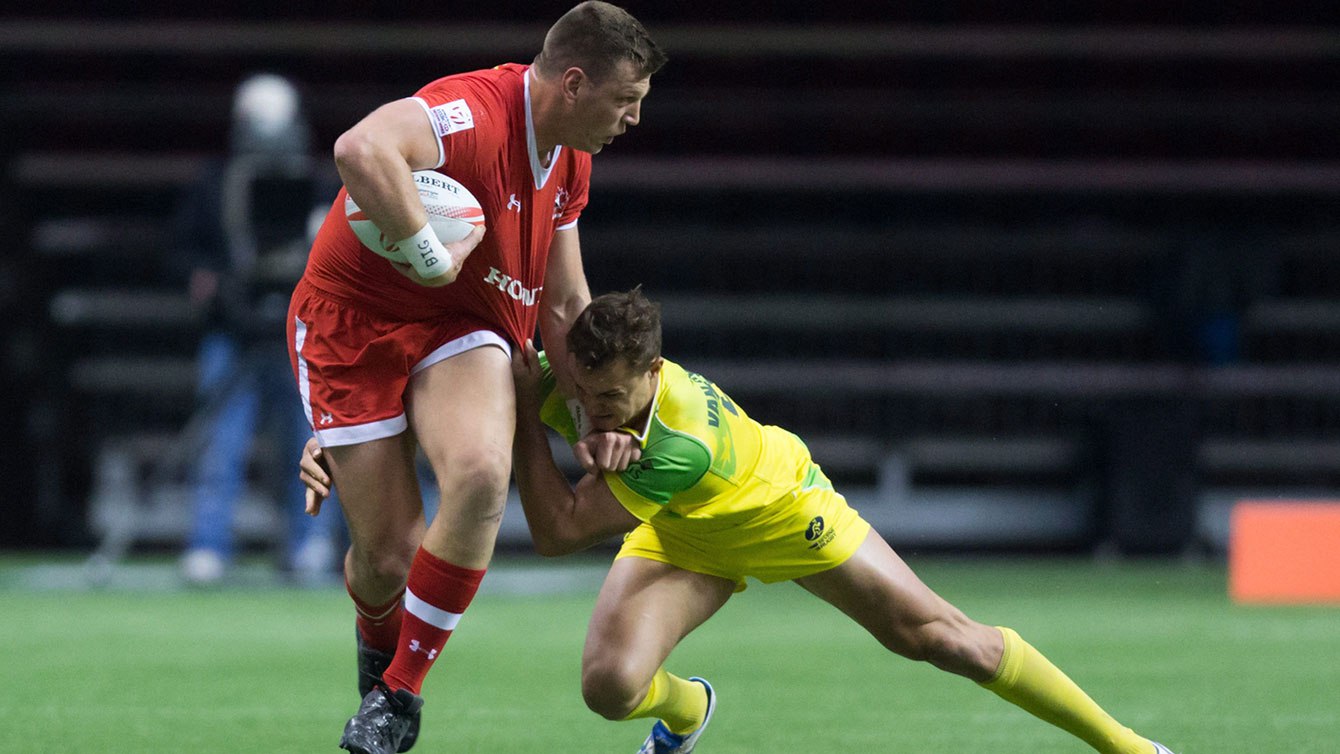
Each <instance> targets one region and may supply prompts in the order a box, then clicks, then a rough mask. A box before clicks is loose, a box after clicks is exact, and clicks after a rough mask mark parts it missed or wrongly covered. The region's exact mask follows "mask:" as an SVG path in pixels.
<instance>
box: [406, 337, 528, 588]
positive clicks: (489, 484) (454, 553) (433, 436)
mask: <svg viewBox="0 0 1340 754" xmlns="http://www.w3.org/2000/svg"><path fill="white" fill-rule="evenodd" d="M406 413H407V414H408V416H409V424H410V428H411V429H412V430H413V431H414V435H415V437H416V438H417V439H418V441H419V445H420V447H421V448H422V449H423V453H424V456H425V457H426V458H427V459H428V463H429V464H430V465H431V466H432V468H433V473H434V474H435V475H436V477H437V483H438V488H439V489H440V491H441V503H440V505H439V508H438V512H437V516H436V517H435V518H434V519H433V523H432V525H431V526H430V527H429V530H428V533H427V535H426V536H425V538H424V547H425V548H427V549H428V551H429V552H432V553H433V554H434V555H436V556H437V557H439V558H442V559H443V560H446V561H448V562H450V563H454V564H456V565H459V566H462V567H465V568H484V567H486V566H487V565H488V562H489V558H490V556H491V555H492V553H493V543H494V539H495V537H496V535H497V531H498V524H499V522H501V520H502V511H503V506H504V504H505V503H506V500H507V484H508V477H509V476H510V474H511V470H512V465H511V463H512V437H513V435H514V433H515V426H516V406H515V394H514V392H513V388H512V371H511V361H510V359H509V358H508V356H507V353H506V352H505V351H503V350H502V349H501V348H497V347H495V346H482V347H479V348H474V349H471V350H469V351H465V352H463V353H460V354H457V355H455V356H452V357H451V358H448V359H444V360H442V361H440V362H438V363H436V364H433V365H432V366H430V367H428V368H426V369H424V370H422V371H420V372H419V373H417V374H415V375H414V376H413V377H412V378H411V379H410V383H409V389H408V390H407V396H406Z"/></svg>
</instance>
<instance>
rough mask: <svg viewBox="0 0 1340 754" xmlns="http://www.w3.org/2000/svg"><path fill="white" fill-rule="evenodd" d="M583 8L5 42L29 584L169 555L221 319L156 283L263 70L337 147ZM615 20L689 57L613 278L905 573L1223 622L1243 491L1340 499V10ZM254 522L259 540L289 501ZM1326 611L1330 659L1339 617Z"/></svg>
mask: <svg viewBox="0 0 1340 754" xmlns="http://www.w3.org/2000/svg"><path fill="white" fill-rule="evenodd" d="M570 4H571V3H568V2H560V3H552V2H528V3H520V2H512V1H511V0H496V1H495V2H490V3H484V4H477V5H471V6H470V7H469V9H468V13H464V14H462V13H459V6H458V5H457V4H443V5H430V4H418V3H408V4H399V5H396V6H394V7H386V6H384V5H380V4H378V5H377V6H375V7H374V6H373V5H370V4H355V3H341V2H336V3H325V4H322V5H321V6H320V7H319V11H318V10H317V6H315V5H314V4H311V7H312V10H311V11H310V12H309V10H307V7H308V5H309V4H303V3H299V4H294V5H285V6H283V7H279V6H277V5H275V4H265V3H249V2H248V3H216V2H209V1H206V2H198V3H192V4H189V5H188V6H181V7H179V6H175V5H174V6H171V7H170V9H169V6H167V5H163V6H161V7H155V6H154V5H153V4H143V3H128V2H116V1H112V2H104V3H99V4H96V6H87V7H86V4H84V3H75V2H64V1H62V0H55V1H54V2H47V3H44V4H42V6H41V8H37V7H36V6H26V7H22V8H20V7H9V8H7V9H6V10H3V11H0V61H3V64H0V86H2V87H3V91H4V94H3V102H4V107H3V110H0V216H2V217H3V221H4V222H3V227H4V228H5V229H6V230H7V231H8V232H7V239H6V244H5V249H4V252H3V254H2V255H0V380H3V384H4V386H5V390H4V391H2V392H0V435H3V436H4V437H5V438H7V439H6V442H5V452H4V453H3V455H0V479H3V480H4V482H5V485H6V498H7V500H6V501H5V503H4V504H3V505H0V545H3V547H4V548H5V549H6V550H9V551H10V552H11V553H13V552H17V551H24V552H28V553H36V554H29V555H26V556H24V557H23V558H22V559H20V560H16V559H15V558H14V557H13V556H12V555H11V557H10V558H9V559H8V560H7V562H9V563H10V564H11V565H12V564H14V563H20V564H24V565H32V564H40V563H41V562H43V560H44V559H45V555H44V553H53V552H56V553H61V554H63V555H65V556H69V555H70V554H74V555H76V556H79V557H82V556H83V555H86V554H88V553H91V552H92V551H94V549H95V548H96V547H97V546H98V545H99V544H104V545H106V544H107V543H108V542H109V540H111V541H112V542H113V544H114V545H116V546H115V547H113V548H112V552H113V554H120V551H119V548H120V547H121V546H125V548H127V549H128V551H129V552H130V553H132V554H135V555H141V554H153V553H162V552H175V548H177V547H179V545H180V539H181V537H182V534H183V532H184V530H185V526H186V521H187V515H186V502H185V499H184V496H185V494H186V491H185V486H184V485H183V484H182V480H180V479H176V478H172V477H170V476H167V475H163V474H156V473H154V468H155V462H156V460H157V459H161V457H162V456H163V455H164V454H165V453H167V452H168V451H169V450H170V449H171V448H172V447H173V446H174V445H176V444H178V443H179V441H180V433H181V432H182V429H183V427H184V426H185V425H186V424H187V422H188V420H189V418H190V416H191V414H192V411H193V410H194V408H195V403H194V391H195V384H196V377H195V363H194V355H195V346H196V341H197V340H198V338H199V336H200V327H201V323H200V321H199V318H198V316H197V314H196V313H195V312H193V310H192V309H191V307H190V306H189V305H188V302H187V300H186V296H185V292H184V291H183V290H181V289H180V287H179V286H176V285H174V284H171V283H170V282H169V280H168V277H167V275H166V272H165V270H166V268H167V265H168V263H169V260H167V259H165V254H166V250H167V249H168V248H169V247H170V246H171V245H172V238H171V237H170V234H171V226H170V219H171V214H172V212H173V210H174V207H175V205H176V201H177V199H178V197H179V195H180V193H181V191H182V190H183V188H184V186H186V185H187V184H188V183H189V182H190V181H191V180H192V179H193V178H194V177H195V176H196V175H197V174H198V172H199V170H200V168H201V165H202V164H203V162H204V160H205V159H207V158H209V157H216V156H219V155H221V154H222V152H223V150H224V148H225V145H226V132H227V128H228V120H229V106H230V103H231V97H232V94H233V90H234V87H235V86H236V85H237V83H238V81H239V80H240V79H241V78H242V77H243V76H245V75H246V74H248V73H252V72H256V71H273V72H277V73H282V74H285V75H287V76H290V77H292V78H293V79H294V80H295V81H296V82H298V84H299V86H300V87H301V88H302V91H303V94H304V97H305V100H306V109H307V113H308V115H309V117H310V119H311V121H312V123H313V125H314V127H315V131H316V144H317V146H318V152H322V151H324V150H326V149H328V147H329V145H330V144H331V143H332V142H333V140H334V139H335V137H336V136H337V135H338V134H339V133H340V132H341V131H342V130H343V129H344V128H346V127H348V126H349V125H350V124H352V123H353V122H354V121H355V120H357V119H358V118H359V117H361V116H362V115H363V114H364V113H366V112H367V111H369V110H371V109H372V108H374V107H375V106H377V105H378V104H380V103H382V102H385V101H387V100H390V99H394V98H398V97H401V96H406V95H408V94H411V93H412V92H413V91H414V90H415V89H416V88H417V87H419V86H420V85H422V84H423V83H426V82H427V81H429V80H431V79H433V78H436V77H437V76H440V75H444V74H447V73H452V72H457V71H464V70H470V69H474V68H480V67H485V66H490V65H494V64H497V63H500V62H506V61H522V62H525V61H529V59H530V57H531V56H532V55H533V53H534V52H535V50H536V49H537V48H538V45H539V43H540V40H541V38H542V34H543V31H544V29H545V28H546V26H547V24H548V23H549V22H551V21H552V20H553V19H554V18H556V17H557V16H558V15H559V14H560V13H561V12H562V11H563V10H566V8H567V7H569V5H570ZM625 5H626V7H628V8H629V9H630V10H631V11H633V12H634V14H635V15H637V16H638V17H639V18H640V19H641V20H642V21H643V22H644V23H645V24H646V25H647V26H648V27H649V28H650V30H651V31H652V33H653V35H654V36H655V37H656V38H657V39H658V41H660V42H661V43H662V44H663V45H664V47H665V48H666V49H667V51H668V52H669V53H670V56H671V62H670V64H669V65H668V66H667V67H666V68H665V69H664V71H663V72H662V73H660V74H658V75H657V76H656V78H655V80H654V82H653V89H652V93H651V95H650V97H649V98H648V99H647V101H646V104H645V106H644V114H643V123H642V125H640V126H638V127H637V128H636V129H634V130H633V131H632V133H631V134H630V135H629V136H627V137H625V138H623V139H621V140H619V142H618V143H617V144H616V145H614V147H612V148H611V149H610V150H608V152H607V153H605V154H602V155H600V156H599V157H598V158H597V160H596V163H595V170H594V176H593V186H592V194H593V196H592V203H591V205H590V207H589V209H588V210H587V211H586V213H585V214H584V216H583V220H582V225H581V232H582V242H583V246H584V251H585V256H586V259H587V272H588V276H589V278H590V281H591V285H592V289H593V290H594V291H597V292H599V291H605V290H611V289H616V288H627V287H630V286H632V285H634V284H638V283H641V284H643V285H644V286H645V287H646V289H647V291H648V292H649V293H650V295H651V296H652V297H654V298H657V299H659V300H661V301H663V302H664V310H665V318H666V350H667V352H668V353H669V354H670V355H671V356H672V357H673V358H675V359H676V360H678V361H680V362H682V363H684V364H685V365H686V366H689V367H690V368H694V369H696V370H699V371H702V372H704V373H706V374H708V375H709V376H711V377H712V378H714V379H715V380H717V381H718V382H720V383H721V384H722V386H723V387H724V388H725V389H727V390H728V391H730V392H731V393H732V395H733V397H735V398H736V399H737V400H739V401H740V402H741V403H742V404H743V405H745V406H746V407H747V408H748V409H749V410H750V412H751V413H752V414H753V415H755V416H756V417H759V418H762V419H765V420H767V421H769V422H773V423H778V424H782V425H784V426H786V427H788V428H790V429H793V430H795V431H796V432H797V433H799V434H800V435H801V436H802V437H804V438H806V439H807V440H808V441H809V442H810V444H811V448H812V450H813V452H814V455H815V457H816V459H817V460H818V461H819V462H820V463H821V464H822V465H823V466H824V467H825V469H827V470H828V472H829V474H830V476H832V477H833V478H834V480H835V482H836V483H837V485H838V488H839V489H840V490H843V491H844V492H845V493H846V494H847V495H848V497H849V498H850V499H851V500H852V502H853V503H854V504H855V505H856V506H857V507H858V508H859V509H861V510H862V511H863V512H864V513H865V515H866V516H867V517H868V518H869V519H870V520H871V521H872V523H875V524H876V526H877V527H878V528H879V529H880V530H881V532H882V533H883V534H885V536H886V537H887V538H888V539H889V540H890V541H891V542H892V543H893V544H894V546H895V547H897V548H899V549H900V550H901V551H903V552H904V553H912V554H920V553H927V552H935V553H958V554H961V553H973V554H979V553H982V552H990V553H993V554H996V555H1001V554H1007V555H1017V554H1019V553H1028V554H1030V555H1038V554H1047V555H1061V556H1065V557H1066V558H1068V559H1067V560H1064V561H1061V562H1063V563H1068V564H1072V565H1074V566H1076V567H1077V568H1079V569H1080V570H1079V571H1078V572H1079V573H1082V574H1087V576H1084V578H1090V577H1091V578H1093V579H1097V580H1098V581H1097V582H1096V583H1104V582H1103V581H1102V579H1103V578H1104V576H1103V574H1105V573H1109V571H1106V570H1104V569H1106V568H1112V567H1113V566H1110V565H1099V564H1098V562H1099V561H1101V562H1106V561H1107V560H1108V557H1109V556H1114V555H1116V556H1129V555H1158V556H1164V557H1166V558H1169V559H1172V560H1175V561H1178V562H1181V561H1186V560H1193V561H1197V562H1198V564H1197V565H1192V566H1178V567H1177V568H1182V567H1185V568H1189V569H1191V572H1192V573H1193V574H1199V575H1193V576H1190V577H1188V576H1186V574H1185V573H1182V575H1181V576H1178V575H1176V574H1178V573H1181V571H1179V570H1177V569H1176V568H1175V569H1173V570H1169V571H1161V572H1159V573H1163V574H1164V576H1163V577H1160V578H1168V577H1169V576H1168V575H1167V574H1173V575H1172V576H1171V578H1174V579H1176V578H1189V579H1190V580H1191V581H1192V582H1194V584H1195V585H1197V587H1198V588H1203V589H1208V590H1210V591H1212V592H1213V593H1214V594H1215V595H1218V596H1219V597H1222V594H1223V592H1222V586H1223V578H1222V576H1223V573H1222V570H1223V558H1224V556H1225V554H1226V549H1227V544H1228V537H1229V511H1230V509H1231V506H1232V505H1233V503H1234V502H1235V501H1238V500H1242V499H1262V498H1265V499H1277V498H1289V499H1314V500H1340V369H1337V368H1336V367H1337V362H1340V253H1337V252H1338V251H1340V146H1338V145H1340V141H1337V138H1336V134H1337V133H1340V17H1337V14H1336V13H1335V12H1334V10H1335V9H1334V7H1333V4H1330V3H1321V2H1313V3H1307V2H1299V3H1276V4H1272V5H1270V6H1269V7H1264V6H1265V4H1252V7H1246V6H1242V5H1239V4H1233V3H1211V2H1182V3H1170V4H1160V5H1158V6H1156V7H1151V6H1148V5H1146V4H1138V5H1133V4H1129V3H1119V2H1106V1H1104V0H1097V1H1095V2H1088V3H1073V4H1069V3H1067V4H1057V3H1044V4H1036V5H1028V4H1019V3H1002V2H981V3H944V2H930V1H926V0H911V1H910V2H903V3H896V4H888V3H877V4H870V3H861V2H846V1H845V0H836V1H833V2H826V3H820V4H815V3H770V4H765V5H755V4H750V3H744V4H722V3H704V2H680V3H650V2H635V1H630V2H628V3H626V4H625ZM1257 5H1259V6H1261V7H1255V6H1257ZM328 169H329V168H328ZM276 337H277V338H278V337H282V336H281V335H279V334H278V333H277V334H276ZM266 450H267V449H266V448H265V447H264V446H261V447H260V448H259V449H258V450H257V453H258V454H263V453H265V452H266ZM247 511H248V513H247V515H245V516H244V517H243V520H242V526H243V533H244V536H246V537H247V538H248V539H249V540H250V541H251V543H252V545H253V546H255V547H258V548H259V547H263V546H265V545H266V544H267V543H268V540H269V538H270V536H271V535H272V532H273V531H274V518H273V517H274V513H273V506H270V505H268V504H266V503H265V501H263V500H255V499H253V500H251V501H250V504H249V506H248V508H247ZM526 537H527V535H526V531H525V527H524V522H523V521H522V519H521V517H520V515H519V511H518V510H512V511H510V512H509V514H508V516H507V519H506V521H505V522H504V531H503V533H502V538H503V543H504V546H505V548H507V549H509V550H516V551H523V550H524V548H525V546H526V541H527V539H526ZM1093 556H1098V557H1097V558H1096V559H1095V557H1093ZM1076 558H1078V559H1076ZM985 562H987V563H988V564H989V563H993V562H996V561H994V560H993V561H985ZM985 567H986V568H988V569H989V568H992V567H993V566H990V565H987V566H985ZM1206 569H1208V573H1209V576H1208V577H1206V576H1205V574H1206V573H1207V571H1206ZM958 575H961V574H958ZM1109 575H1110V574H1109ZM1077 578H1078V577H1077ZM1155 580H1157V579H1155ZM1018 582H1019V583H1020V584H1026V583H1029V581H1028V579H1025V578H1020V579H1018ZM1130 591H1131V593H1132V594H1134V593H1137V592H1138V591H1139V590H1138V589H1132V590H1130ZM1155 591H1157V590H1155ZM1190 591H1191V590H1190V589H1188V592H1190ZM1196 593H1197V594H1200V595H1201V596H1202V597H1205V596H1206V594H1207V592H1204V591H1198V592H1196ZM1206 598H1209V597H1206ZM1161 604H1164V606H1165V607H1167V606H1168V605H1171V604H1176V601H1175V600H1166V601H1165V602H1164V603H1161ZM1216 604H1217V605H1218V603H1216ZM1218 607H1219V609H1220V611H1221V613H1220V617H1223V616H1224V615H1228V614H1229V613H1228V612H1227V610H1228V608H1227V607H1226V598H1225V604H1223V605H1218ZM168 609H171V608H168ZM337 609H338V605H336V609H335V610H331V611H329V612H330V614H334V615H336V616H338V615H339V613H338V612H336V610H337ZM1317 616H1322V617H1326V616H1329V619H1330V620H1331V623H1330V625H1331V629H1329V630H1328V629H1326V628H1324V626H1325V625H1326V623H1325V622H1324V621H1322V622H1318V619H1317ZM1300 618H1303V619H1306V620H1311V621H1313V622H1312V623H1307V624H1306V625H1305V626H1304V628H1303V629H1302V630H1303V631H1304V633H1307V632H1308V631H1310V632H1311V633H1310V634H1308V635H1309V636H1313V637H1314V638H1319V641H1320V644H1319V645H1318V649H1320V650H1322V651H1323V652H1324V651H1329V650H1334V648H1335V647H1336V646H1337V641H1336V639H1335V635H1334V634H1333V633H1331V632H1332V631H1335V630H1336V629H1335V627H1334V620H1333V619H1334V613H1333V612H1330V613H1325V612H1322V613H1311V614H1308V615H1306V616H1300ZM1038 620H1042V618H1040V617H1039V618H1038ZM1197 625H1199V624H1197ZM1280 625H1281V627H1280V628H1279V629H1278V630H1277V631H1271V630H1266V631H1263V632H1262V635H1263V636H1267V637H1268V638H1273V640H1275V641H1284V640H1285V639H1286V638H1287V637H1288V635H1289V634H1290V631H1291V629H1290V625H1291V624H1290V623H1289V622H1288V620H1287V618H1286V619H1284V622H1283V623H1281V624H1280ZM1309 627H1310V628H1309ZM341 630H342V629H341ZM1076 630H1077V631H1082V630H1083V629H1076ZM1275 634H1278V635H1275ZM1171 635H1175V636H1178V637H1181V638H1183V639H1185V640H1187V641H1194V636H1195V635H1196V629H1195V628H1186V630H1185V633H1179V632H1177V631H1174V632H1173V634H1171ZM341 638H343V634H341ZM332 643H333V640H332ZM341 646H342V645H341ZM332 651H336V650H332ZM339 651H342V650H339ZM1330 656H1332V658H1334V657H1335V655H1334V654H1331V655H1330ZM1062 664H1064V663H1062ZM1330 678H1331V679H1332V680H1334V674H1333V673H1332V675H1331V676H1330ZM1207 681H1208V679H1207ZM1290 683H1292V681H1284V682H1282V686H1287V685H1289V684H1290ZM1167 693H1168V694H1169V696H1168V697H1167V699H1168V700H1170V701H1171V700H1172V699H1173V698H1175V693H1174V692H1172V691H1168V692H1167ZM570 701H571V700H570ZM1300 714H1301V713H1300ZM1318 719H1319V720H1320V722H1317V720H1318ZM588 722H590V721H588ZM336 724H337V723H336ZM1313 724H1314V728H1315V729H1316V730H1329V731H1330V732H1331V733H1335V732H1336V729H1337V722H1336V717H1335V715H1334V713H1333V712H1332V713H1331V715H1330V717H1329V718H1326V717H1324V716H1323V717H1321V718H1313ZM592 727H593V726H592ZM932 743H933V742H932ZM1169 743H1173V742H1172V741H1169ZM90 745H91V744H90ZM742 746H743V744H742ZM58 749H59V747H58V748H57V749H53V750H58ZM72 750H78V749H72ZM202 750H203V749H202ZM480 750H481V751H483V750H488V749H480ZM739 750H740V751H748V750H749V749H748V748H747V747H745V748H740V749H739ZM1057 750H1058V751H1060V750H1067V749H1063V748H1058V749H1057ZM1202 750H1203V751H1209V750H1217V751H1229V750H1232V749H1230V748H1224V747H1222V746H1220V747H1219V748H1204V749H1202ZM1241 750H1244V751H1245V750H1260V749H1259V748H1253V749H1249V748H1243V749H1241ZM1289 750H1294V751H1303V750H1305V747H1304V748H1298V747H1294V748H1291V749H1289ZM1306 750H1315V751H1335V749H1326V748H1324V747H1323V748H1316V749H1306Z"/></svg>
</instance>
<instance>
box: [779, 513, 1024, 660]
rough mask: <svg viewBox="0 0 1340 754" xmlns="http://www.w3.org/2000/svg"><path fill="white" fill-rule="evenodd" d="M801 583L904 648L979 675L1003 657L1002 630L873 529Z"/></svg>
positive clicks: (886, 640) (918, 657) (887, 642)
mask: <svg viewBox="0 0 1340 754" xmlns="http://www.w3.org/2000/svg"><path fill="white" fill-rule="evenodd" d="M796 583H798V584H800V585H801V586H802V587H804V588H805V589H807V590H809V591H810V592H811V593H813V594H815V595H816V596H818V597H819V598H821V599H823V600H825V601H826V602H828V603H830V604H832V605H833V606H834V607H836V608H838V609H839V610H841V611H842V612H844V613H846V614H847V615H848V616H850V617H851V618H852V619H853V620H855V621H856V622H857V623H859V624H860V625H861V626H862V627H864V628H865V629H866V630H867V631H869V632H870V633H871V635H873V636H874V637H875V638H876V639H878V640H879V641H880V643H882V644H883V645H884V646H885V647H887V648H889V649H890V650H892V651H894V652H897V653H898V654H901V655H904V656H906V657H910V658H912V659H916V660H927V661H929V662H931V663H932V664H934V665H936V666H937V667H940V668H943V669H945V670H949V671H951V672H954V673H958V674H960V675H964V676H967V677H969V678H972V679H973V680H977V681H984V680H987V679H988V678H990V676H991V674H992V673H993V672H995V669H996V667H997V666H998V665H999V663H1000V656H1001V653H1002V652H1003V651H1004V642H1003V640H1002V638H1001V635H1000V632H999V631H998V630H996V629H995V628H992V627H990V626H984V625H982V624H981V623H977V622H976V621H973V620H971V619H970V618H968V617H967V616H965V615H964V614H963V613H962V611H960V610H959V609H958V608H956V607H954V606H953V605H951V604H949V603H948V602H946V601H945V600H944V599H943V598H941V597H940V596H939V595H938V594H936V593H935V592H933V591H931V589H930V587H928V586H926V585H925V584H924V583H922V581H921V579H920V578H918V577H917V575H916V574H915V573H913V572H912V569H911V568H909V567H908V566H907V564H906V563H904V562H903V560H902V558H900V557H898V554H897V553H895V552H894V551H893V548H891V547H889V545H888V543H887V542H885V541H884V539H883V537H881V536H880V535H879V534H878V533H876V532H875V531H873V530H872V531H871V532H870V533H869V534H868V535H866V539H865V542H863V543H862V544H861V547H860V548H859V549H858V550H857V551H856V553H855V554H854V555H852V556H851V557H850V558H849V559H847V561H846V562H844V563H843V564H842V565H840V566H837V567H836V568H833V569H830V570H827V571H824V572H822V573H817V574H814V575H813V576H806V577H804V578H800V579H796Z"/></svg>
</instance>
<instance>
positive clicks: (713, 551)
mask: <svg viewBox="0 0 1340 754" xmlns="http://www.w3.org/2000/svg"><path fill="white" fill-rule="evenodd" d="M653 521H654V523H645V522H644V523H642V524H641V525H639V526H638V527H637V528H636V529H634V530H633V531H631V532H629V533H628V535H627V536H625V537H624V542H623V546H622V547H621V548H620V549H619V554H618V555H616V556H615V559H616V560H617V559H619V558H629V557H636V558H647V559H648V560H655V561H659V562H661V563H669V564H670V565H673V566H677V567H679V568H683V569H684V570H686V571H694V572H696V573H705V574H708V575H711V576H720V577H722V578H725V579H729V580H731V581H734V582H735V584H736V586H735V591H737V592H738V591H743V590H744V588H745V581H744V579H745V577H746V576H752V577H753V578H756V579H758V580H759V581H762V582H763V583H765V584H771V583H773V582H777V581H789V580H791V579H798V578H801V577H802V576H810V575H813V574H816V573H819V572H821V571H827V570H828V569H830V568H834V567H836V566H839V565H841V564H842V563H844V562H846V560H847V558H850V557H851V556H852V555H853V554H854V553H855V552H856V550H857V548H859V547H860V546H861V543H862V542H864V541H865V537H866V534H867V533H868V532H869V531H870V524H868V523H866V521H865V519H863V518H861V515H860V514H859V513H857V512H856V510H855V509H853V508H852V507H851V506H849V505H847V501H846V499H845V498H843V497H842V496H841V495H839V494H838V493H836V492H834V491H833V490H832V489H830V488H828V487H811V488H809V489H807V490H804V491H802V492H799V493H797V494H796V495H795V496H794V498H793V499H786V498H784V499H782V500H778V501H776V502H773V503H772V504H770V505H766V506H763V507H762V508H757V509H754V510H750V511H746V512H742V513H734V514H731V515H729V516H723V517H685V518H671V517H669V516H666V515H664V514H662V515H659V516H656V517H655V519H653Z"/></svg>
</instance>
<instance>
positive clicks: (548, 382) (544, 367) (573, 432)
mask: <svg viewBox="0 0 1340 754" xmlns="http://www.w3.org/2000/svg"><path fill="white" fill-rule="evenodd" d="M540 369H541V371H542V372H543V373H544V377H543V379H542V380H541V382H540V394H541V395H543V396H544V402H543V403H541V404H540V421H541V422H542V423H544V425H545V426H547V427H549V428H550V429H552V430H554V431H555V432H557V433H558V434H559V435H561V436H562V437H563V439H564V440H566V441H567V443H568V444H569V445H576V444H577V443H578V441H580V440H581V439H582V436H581V432H580V431H578V429H577V423H576V421H574V420H573V418H572V412H571V411H569V410H568V402H567V401H566V400H564V398H563V394H562V393H560V392H559V391H558V378H556V377H555V376H554V370H553V368H552V367H550V366H549V357H548V356H546V355H545V353H544V351H541V352H540Z"/></svg>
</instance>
